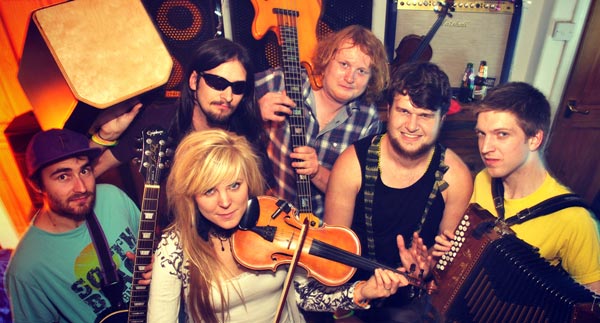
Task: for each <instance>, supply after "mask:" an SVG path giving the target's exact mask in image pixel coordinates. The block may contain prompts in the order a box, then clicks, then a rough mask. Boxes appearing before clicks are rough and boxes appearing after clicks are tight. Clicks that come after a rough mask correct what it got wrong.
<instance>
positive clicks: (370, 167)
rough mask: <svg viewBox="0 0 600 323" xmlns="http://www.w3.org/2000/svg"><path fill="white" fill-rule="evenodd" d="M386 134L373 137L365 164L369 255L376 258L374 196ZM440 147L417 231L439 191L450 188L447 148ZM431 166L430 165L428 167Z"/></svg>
mask: <svg viewBox="0 0 600 323" xmlns="http://www.w3.org/2000/svg"><path fill="white" fill-rule="evenodd" d="M383 136H384V135H378V136H375V137H374V138H373V141H372V142H371V145H370V146H369V149H368V151H367V162H366V165H365V178H364V184H365V190H364V204H365V227H366V231H367V246H368V249H369V250H368V252H369V257H371V258H372V259H375V239H374V233H373V196H374V195H375V183H376V182H377V176H378V175H379V158H380V156H379V152H380V151H381V150H380V142H381V138H383ZM437 148H439V149H440V161H439V165H438V168H437V169H436V171H435V181H434V183H433V187H432V189H431V192H430V193H429V197H428V199H427V202H426V203H425V208H424V209H423V214H422V216H421V222H419V226H418V227H417V230H416V231H419V232H420V231H421V228H422V227H423V223H425V220H426V219H427V215H428V214H429V209H430V208H431V205H432V204H433V201H434V200H435V198H436V196H437V195H438V193H439V192H442V191H443V190H445V189H446V188H448V183H447V182H446V181H445V180H444V174H445V173H446V172H447V171H448V166H447V165H446V164H445V163H444V159H445V156H446V154H445V153H446V149H445V148H444V147H442V146H438V147H436V149H437ZM434 154H435V152H434ZM428 168H429V167H428Z"/></svg>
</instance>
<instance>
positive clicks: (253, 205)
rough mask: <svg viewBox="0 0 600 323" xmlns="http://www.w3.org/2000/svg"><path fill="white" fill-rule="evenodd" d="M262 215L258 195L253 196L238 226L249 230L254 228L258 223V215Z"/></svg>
mask: <svg viewBox="0 0 600 323" xmlns="http://www.w3.org/2000/svg"><path fill="white" fill-rule="evenodd" d="M259 216H260V203H259V202H258V198H257V197H253V198H251V199H249V200H248V207H247V208H246V213H244V216H242V219H241V220H240V224H238V227H239V228H240V229H242V230H248V229H251V228H254V227H255V226H256V223H258V217H259Z"/></svg>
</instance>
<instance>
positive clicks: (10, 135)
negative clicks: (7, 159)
mask: <svg viewBox="0 0 600 323" xmlns="http://www.w3.org/2000/svg"><path fill="white" fill-rule="evenodd" d="M39 131H40V125H39V124H38V122H37V120H36V118H35V116H34V115H33V112H31V111H29V112H26V113H24V114H21V115H19V116H16V117H15V118H14V119H13V120H12V121H11V122H10V123H9V124H8V126H7V127H6V129H4V136H5V137H6V140H7V141H8V145H9V146H10V149H11V150H12V154H13V157H14V158H15V161H16V162H17V166H18V167H19V173H21V178H23V179H26V178H27V164H26V162H25V152H26V151H27V145H28V144H29V141H30V140H31V138H32V137H33V136H34V135H35V134H36V133H38V132H39ZM25 187H26V188H27V193H28V194H29V197H30V198H31V202H32V203H33V207H34V209H36V208H40V207H42V205H43V201H42V195H41V194H40V193H38V192H36V191H34V190H33V189H32V188H31V186H30V185H29V184H27V183H25Z"/></svg>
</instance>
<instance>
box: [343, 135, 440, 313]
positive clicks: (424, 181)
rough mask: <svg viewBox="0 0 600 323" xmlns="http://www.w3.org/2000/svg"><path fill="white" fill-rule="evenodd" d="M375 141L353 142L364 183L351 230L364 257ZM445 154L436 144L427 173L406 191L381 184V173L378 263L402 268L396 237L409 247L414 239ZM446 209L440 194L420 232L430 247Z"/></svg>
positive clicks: (376, 207)
mask: <svg viewBox="0 0 600 323" xmlns="http://www.w3.org/2000/svg"><path fill="white" fill-rule="evenodd" d="M372 139H373V137H372V136H371V137H367V138H364V139H362V140H360V141H357V142H355V143H354V147H355V149H356V154H357V156H358V160H359V162H360V166H361V172H362V184H361V189H360V191H359V193H358V195H357V196H356V202H355V203H356V205H355V208H354V217H353V219H352V230H354V232H356V234H357V235H358V237H359V239H360V243H361V249H362V251H363V252H362V254H363V255H367V254H368V246H367V231H366V224H365V209H364V190H365V171H366V159H367V151H368V149H369V146H370V145H371V141H372ZM443 151H445V148H444V147H443V146H442V145H440V144H437V145H436V147H435V151H434V154H433V157H432V159H431V162H430V164H429V166H428V168H427V171H426V172H425V174H424V175H423V176H422V177H421V178H420V179H419V180H417V182H415V183H414V184H413V185H411V186H409V187H406V188H402V189H397V188H392V187H388V186H386V185H385V184H384V183H383V182H382V181H381V177H380V174H379V172H378V174H377V180H376V183H375V195H374V198H373V215H372V216H373V236H374V238H375V256H376V261H377V262H379V263H382V264H385V265H387V266H390V267H394V268H396V267H399V266H400V256H399V255H398V246H397V244H396V235H398V234H402V236H403V237H404V241H405V242H406V243H407V244H408V243H409V242H410V241H411V239H412V233H413V232H414V231H415V230H417V229H418V228H419V225H420V223H421V219H422V217H423V212H424V210H425V206H426V203H427V200H428V199H429V195H430V193H431V192H432V189H433V185H434V183H435V181H436V179H435V173H436V171H437V170H438V168H439V166H440V158H441V154H442V152H443ZM444 206H445V203H444V199H443V197H442V194H441V192H440V191H438V192H437V194H436V196H435V197H434V200H433V203H432V205H431V207H430V209H429V212H428V214H427V215H426V218H425V222H424V223H423V225H422V228H421V231H420V236H421V238H423V241H424V243H425V244H426V245H427V247H428V248H429V247H431V246H433V244H434V241H435V240H434V239H435V236H436V235H437V233H438V229H439V225H440V221H441V219H442V215H443V212H444ZM372 274H373V273H372V272H365V271H361V270H358V271H357V273H356V275H355V276H354V277H355V278H357V279H368V277H370V276H371V275H372ZM400 294H402V293H400ZM398 296H400V295H398ZM390 301H391V299H390ZM394 303H396V302H394ZM401 303H403V302H401Z"/></svg>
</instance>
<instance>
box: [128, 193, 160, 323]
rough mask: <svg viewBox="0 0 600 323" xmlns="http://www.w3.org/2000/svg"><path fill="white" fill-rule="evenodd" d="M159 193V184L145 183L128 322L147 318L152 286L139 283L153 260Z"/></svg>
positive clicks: (143, 320)
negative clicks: (149, 294)
mask: <svg viewBox="0 0 600 323" xmlns="http://www.w3.org/2000/svg"><path fill="white" fill-rule="evenodd" d="M159 195H160V186H159V185H150V184H146V185H144V195H143V198H142V209H141V215H140V227H139V232H138V239H137V247H136V249H135V253H136V255H135V262H134V267H133V281H132V285H131V299H130V301H129V318H128V322H137V321H138V320H140V321H139V322H145V318H146V312H147V309H148V292H149V287H150V286H148V285H141V284H139V280H140V279H143V277H142V274H143V273H144V272H145V269H146V266H147V265H149V264H150V263H151V262H152V256H153V254H152V253H153V251H154V241H155V232H156V218H157V215H158V200H159Z"/></svg>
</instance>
